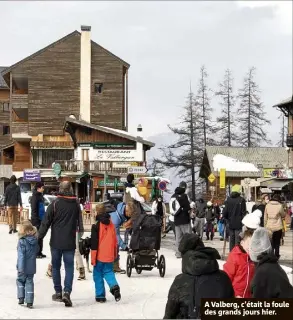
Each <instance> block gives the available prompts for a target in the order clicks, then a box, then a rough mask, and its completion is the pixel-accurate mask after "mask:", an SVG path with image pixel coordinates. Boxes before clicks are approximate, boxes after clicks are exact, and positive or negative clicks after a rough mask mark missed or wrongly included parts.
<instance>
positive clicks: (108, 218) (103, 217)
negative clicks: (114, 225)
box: [96, 212, 111, 225]
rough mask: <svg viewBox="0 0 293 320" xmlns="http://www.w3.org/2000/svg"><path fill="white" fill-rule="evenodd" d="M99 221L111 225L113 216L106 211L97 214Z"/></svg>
mask: <svg viewBox="0 0 293 320" xmlns="http://www.w3.org/2000/svg"><path fill="white" fill-rule="evenodd" d="M96 220H97V222H100V223H102V224H105V225H109V224H110V222H111V216H110V215H109V213H107V212H105V213H102V214H99V215H97V216H96Z"/></svg>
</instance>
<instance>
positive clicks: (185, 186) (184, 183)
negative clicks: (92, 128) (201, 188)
mask: <svg viewBox="0 0 293 320" xmlns="http://www.w3.org/2000/svg"><path fill="white" fill-rule="evenodd" d="M179 188H182V189H186V188H187V184H186V182H185V181H181V182H180V183H179Z"/></svg>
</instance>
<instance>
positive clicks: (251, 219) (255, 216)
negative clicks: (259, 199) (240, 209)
mask: <svg viewBox="0 0 293 320" xmlns="http://www.w3.org/2000/svg"><path fill="white" fill-rule="evenodd" d="M261 217H262V212H261V211H260V210H259V209H256V210H254V211H253V212H251V213H249V214H247V215H246V216H245V217H244V218H243V219H242V224H243V225H245V226H246V227H247V228H249V229H257V228H258V227H259V226H260V219H261Z"/></svg>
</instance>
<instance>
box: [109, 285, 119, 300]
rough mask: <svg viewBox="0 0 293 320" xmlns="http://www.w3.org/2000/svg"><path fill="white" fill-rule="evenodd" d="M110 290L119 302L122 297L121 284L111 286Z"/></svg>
mask: <svg viewBox="0 0 293 320" xmlns="http://www.w3.org/2000/svg"><path fill="white" fill-rule="evenodd" d="M110 292H111V293H112V295H113V296H114V298H115V301H116V302H118V301H120V299H121V294H120V287H119V286H114V287H113V288H111V290H110Z"/></svg>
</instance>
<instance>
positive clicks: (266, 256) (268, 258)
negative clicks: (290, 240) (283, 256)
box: [257, 252, 278, 266]
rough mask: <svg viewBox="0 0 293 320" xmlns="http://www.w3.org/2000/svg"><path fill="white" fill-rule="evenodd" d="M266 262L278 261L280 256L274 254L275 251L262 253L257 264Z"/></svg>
mask: <svg viewBox="0 0 293 320" xmlns="http://www.w3.org/2000/svg"><path fill="white" fill-rule="evenodd" d="M264 263H278V258H277V257H276V256H275V255H274V254H273V252H268V253H262V254H261V255H259V257H258V264H257V266H260V265H261V264H264Z"/></svg>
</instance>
